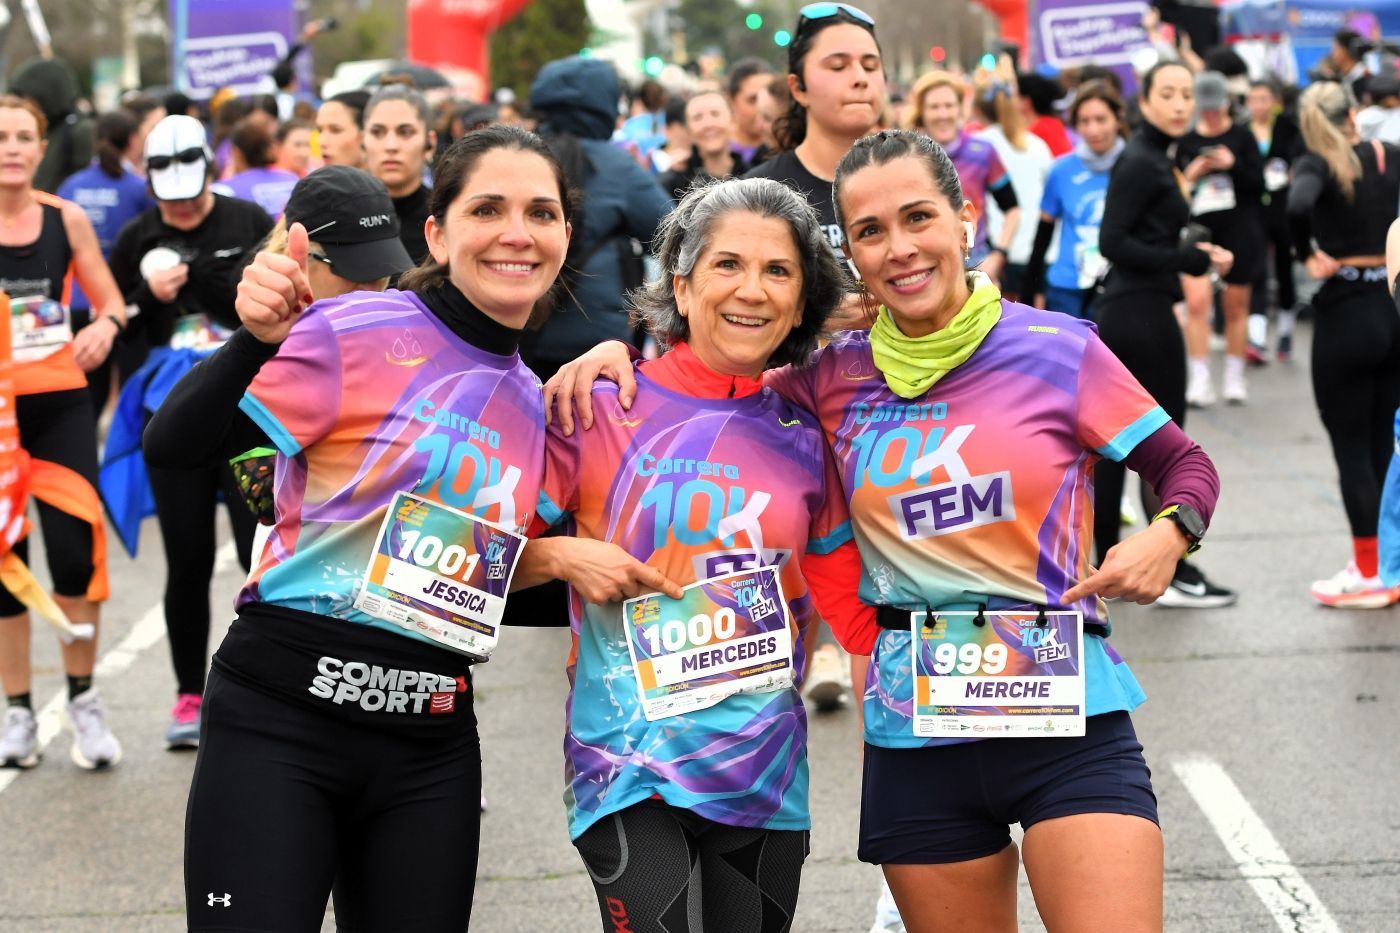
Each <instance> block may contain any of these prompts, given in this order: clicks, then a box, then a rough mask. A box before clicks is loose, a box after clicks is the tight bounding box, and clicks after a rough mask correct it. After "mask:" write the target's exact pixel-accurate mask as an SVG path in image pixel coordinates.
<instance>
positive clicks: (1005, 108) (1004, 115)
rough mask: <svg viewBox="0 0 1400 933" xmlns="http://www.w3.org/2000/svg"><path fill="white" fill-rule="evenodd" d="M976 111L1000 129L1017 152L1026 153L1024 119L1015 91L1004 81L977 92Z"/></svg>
mask: <svg viewBox="0 0 1400 933" xmlns="http://www.w3.org/2000/svg"><path fill="white" fill-rule="evenodd" d="M976 102H977V111H978V112H979V113H980V114H982V116H983V117H984V118H985V119H986V120H987V121H988V122H989V123H995V124H997V125H998V126H1000V127H1001V132H1002V135H1004V136H1005V137H1006V141H1007V142H1008V143H1010V144H1011V148H1012V149H1015V150H1016V151H1017V152H1025V151H1026V146H1027V144H1026V119H1025V117H1024V116H1023V115H1022V113H1021V102H1020V98H1019V97H1018V96H1017V94H1016V91H1015V89H1014V88H1012V87H1011V86H1010V85H1009V84H1007V83H1006V82H1005V81H995V82H993V83H992V84H989V85H986V86H985V87H982V88H979V89H978V91H977V99H976Z"/></svg>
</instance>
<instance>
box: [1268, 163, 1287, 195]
mask: <svg viewBox="0 0 1400 933" xmlns="http://www.w3.org/2000/svg"><path fill="white" fill-rule="evenodd" d="M1287 187H1288V163H1287V162H1285V161H1283V160H1282V159H1270V160H1269V161H1267V162H1265V163H1264V190H1265V191H1280V190H1282V189H1284V188H1287Z"/></svg>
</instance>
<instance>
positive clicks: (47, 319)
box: [10, 295, 73, 363]
mask: <svg viewBox="0 0 1400 933" xmlns="http://www.w3.org/2000/svg"><path fill="white" fill-rule="evenodd" d="M72 342H73V324H72V321H71V315H70V314H69V312H68V307H67V306H66V305H64V304H61V303H59V302H57V301H54V300H53V299H52V298H45V297H44V296H42V295H35V296H32V297H29V298H12V299H10V350H11V353H12V356H13V358H14V361H15V362H16V363H33V362H35V361H36V360H42V359H47V358H48V357H50V356H52V355H53V354H54V353H57V352H58V351H59V350H61V349H63V348H64V347H65V346H67V345H68V344H70V343H72Z"/></svg>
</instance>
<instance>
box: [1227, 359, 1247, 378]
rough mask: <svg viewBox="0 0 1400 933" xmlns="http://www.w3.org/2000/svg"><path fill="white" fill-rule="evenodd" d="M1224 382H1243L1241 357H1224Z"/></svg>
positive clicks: (1242, 360) (1242, 361)
mask: <svg viewBox="0 0 1400 933" xmlns="http://www.w3.org/2000/svg"><path fill="white" fill-rule="evenodd" d="M1225 381H1226V382H1235V381H1239V382H1243V381H1244V357H1242V356H1227V357H1225Z"/></svg>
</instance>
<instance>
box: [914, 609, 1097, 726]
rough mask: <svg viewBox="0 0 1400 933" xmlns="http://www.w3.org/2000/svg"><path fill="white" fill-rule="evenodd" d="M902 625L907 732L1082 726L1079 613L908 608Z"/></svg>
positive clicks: (1082, 667) (1081, 655)
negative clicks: (909, 699) (907, 638)
mask: <svg viewBox="0 0 1400 933" xmlns="http://www.w3.org/2000/svg"><path fill="white" fill-rule="evenodd" d="M979 620H980V624H979ZM910 626H911V631H912V634H913V638H912V639H911V641H912V643H913V645H912V650H913V653H914V657H913V662H914V734H915V735H921V736H929V737H935V738H953V737H960V738H999V737H1020V738H1026V737H1032V736H1076V735H1083V734H1084V665H1083V658H1084V617H1083V615H1082V614H1080V613H1078V612H1064V611H1055V612H1043V613H1042V612H1035V611H1031V612H983V613H980V614H979V613H976V612H934V613H924V612H912V613H910Z"/></svg>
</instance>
